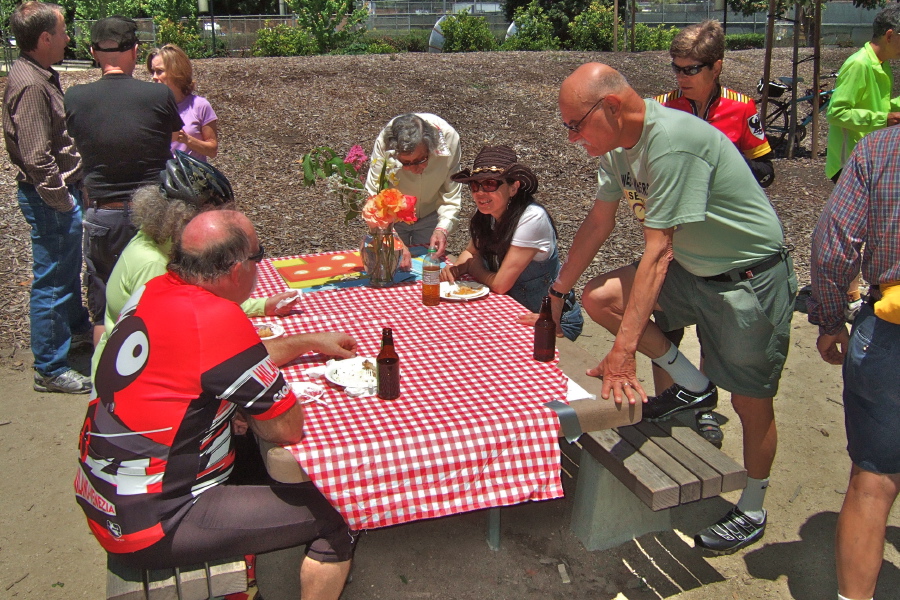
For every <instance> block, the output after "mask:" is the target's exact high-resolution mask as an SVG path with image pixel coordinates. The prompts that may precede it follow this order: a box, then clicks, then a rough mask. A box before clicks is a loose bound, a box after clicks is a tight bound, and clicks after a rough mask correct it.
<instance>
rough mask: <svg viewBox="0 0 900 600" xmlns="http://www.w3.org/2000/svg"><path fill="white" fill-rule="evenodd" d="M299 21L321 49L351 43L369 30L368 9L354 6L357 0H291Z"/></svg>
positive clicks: (325, 50)
mask: <svg viewBox="0 0 900 600" xmlns="http://www.w3.org/2000/svg"><path fill="white" fill-rule="evenodd" d="M288 5H289V6H290V7H291V10H293V11H294V14H296V16H297V25H298V26H299V27H300V28H301V29H305V30H307V31H308V32H309V33H310V34H311V35H312V37H313V39H315V40H316V44H317V45H318V48H319V52H322V53H326V52H331V51H332V50H337V49H338V48H341V47H344V46H349V45H350V44H352V43H353V42H355V41H357V40H358V39H359V38H360V37H362V36H363V34H365V32H366V27H365V23H366V21H367V20H368V18H369V11H367V10H366V9H365V8H358V9H355V10H354V8H353V6H354V0H290V1H289V2H288Z"/></svg>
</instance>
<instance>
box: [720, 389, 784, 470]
mask: <svg viewBox="0 0 900 600" xmlns="http://www.w3.org/2000/svg"><path fill="white" fill-rule="evenodd" d="M731 405H732V406H733V407H734V411H735V412H736V413H737V414H738V417H740V419H741V428H742V430H743V433H744V468H746V469H747V475H748V476H749V477H752V478H754V479H768V477H769V473H770V472H771V471H772V463H774V462H775V450H776V449H777V447H778V431H777V430H776V428H775V406H774V402H773V400H772V398H752V397H750V396H742V395H741V394H732V395H731Z"/></svg>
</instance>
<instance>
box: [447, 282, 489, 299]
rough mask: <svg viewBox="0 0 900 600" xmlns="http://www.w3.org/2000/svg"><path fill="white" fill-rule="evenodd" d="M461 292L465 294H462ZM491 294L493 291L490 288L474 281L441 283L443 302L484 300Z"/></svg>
mask: <svg viewBox="0 0 900 600" xmlns="http://www.w3.org/2000/svg"><path fill="white" fill-rule="evenodd" d="M461 291H462V292H463V293H461ZM490 293H491V289H490V288H489V287H488V286H486V285H484V284H482V283H476V282H474V281H457V282H456V283H449V282H447V281H442V282H441V300H459V301H463V302H465V301H467V300H477V299H478V298H484V297H485V296H487V295H488V294H490Z"/></svg>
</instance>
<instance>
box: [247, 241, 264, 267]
mask: <svg viewBox="0 0 900 600" xmlns="http://www.w3.org/2000/svg"><path fill="white" fill-rule="evenodd" d="M265 256H266V249H265V248H263V245H262V244H260V245H259V252H257V253H256V254H251V255H250V256H248V257H247V260H249V261H252V262H255V263H258V262H259V261H261V260H262V259H263V258H265Z"/></svg>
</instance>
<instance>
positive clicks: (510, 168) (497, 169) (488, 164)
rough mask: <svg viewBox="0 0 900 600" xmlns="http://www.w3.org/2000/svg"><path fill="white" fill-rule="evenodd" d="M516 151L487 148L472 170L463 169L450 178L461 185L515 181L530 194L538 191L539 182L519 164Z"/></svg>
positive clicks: (526, 168)
mask: <svg viewBox="0 0 900 600" xmlns="http://www.w3.org/2000/svg"><path fill="white" fill-rule="evenodd" d="M518 160H519V159H518V157H517V156H516V151H515V150H513V149H512V148H510V147H509V146H485V147H484V148H482V149H481V151H480V152H479V153H478V156H476V157H475V164H474V165H473V166H472V170H471V171H469V169H463V170H462V171H460V172H459V173H455V174H453V175H451V176H450V179H452V180H453V181H457V182H459V183H469V182H470V181H482V180H485V179H500V180H504V181H506V180H510V179H512V180H514V181H518V182H519V183H520V184H521V185H520V187H519V189H521V190H524V191H525V192H526V193H528V194H533V193H535V192H536V191H537V187H538V181H537V176H536V175H535V174H534V172H533V171H532V170H531V169H529V168H528V167H526V166H525V165H521V164H519V162H518Z"/></svg>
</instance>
